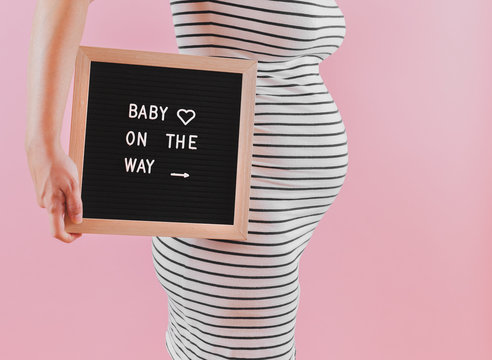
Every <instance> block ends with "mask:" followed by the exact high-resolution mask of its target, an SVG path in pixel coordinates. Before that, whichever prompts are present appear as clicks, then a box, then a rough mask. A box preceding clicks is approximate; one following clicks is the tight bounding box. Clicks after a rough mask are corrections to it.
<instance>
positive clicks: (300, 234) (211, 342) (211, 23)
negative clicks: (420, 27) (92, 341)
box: [26, 0, 348, 360]
mask: <svg viewBox="0 0 492 360" xmlns="http://www.w3.org/2000/svg"><path fill="white" fill-rule="evenodd" d="M98 1H102V0H98ZM89 2H90V0H85V1H80V2H71V1H61V0H60V1H58V2H56V1H48V0H44V1H42V0H40V1H38V10H37V13H36V17H35V21H36V19H38V21H40V20H39V19H41V18H42V16H45V17H47V18H48V20H50V21H46V19H44V23H43V24H41V23H36V22H35V30H36V32H35V33H33V45H32V48H31V52H32V53H31V62H30V69H31V73H30V84H31V85H30V92H31V96H30V102H29V106H30V116H29V118H28V121H29V127H28V132H27V137H26V151H27V154H28V157H29V160H30V168H31V171H32V173H33V178H34V179H35V185H36V189H37V194H38V202H39V204H40V205H41V206H43V207H47V208H48V209H49V210H51V211H50V215H51V221H52V229H53V234H54V236H55V237H57V238H59V239H60V240H63V241H67V242H70V241H73V239H75V238H77V237H78V236H80V234H67V233H66V232H65V231H64V230H63V222H62V220H61V214H62V213H63V210H64V209H65V208H64V205H63V203H64V199H65V198H66V204H67V206H66V207H67V213H68V214H69V215H70V216H73V214H74V213H76V212H77V210H79V211H80V205H81V204H80V199H79V197H80V194H79V192H78V189H77V184H76V183H74V181H76V180H74V179H77V173H76V168H75V165H74V164H73V163H72V162H71V160H70V159H69V158H68V157H67V156H66V155H65V153H63V151H62V150H61V147H60V146H59V143H58V133H59V126H60V123H61V117H62V113H63V108H64V101H65V98H66V92H67V89H68V86H69V83H70V76H71V75H72V71H73V65H74V62H71V63H68V62H65V60H64V61H63V63H64V65H63V69H61V70H60V69H58V70H53V69H52V70H53V71H55V75H57V76H55V79H48V78H44V77H42V76H41V77H40V75H39V74H41V75H45V76H46V74H48V73H49V68H50V67H54V66H55V65H53V64H52V63H54V64H56V66H61V64H60V63H57V62H58V61H60V59H61V58H63V59H67V58H69V59H71V60H73V61H74V60H75V55H76V50H77V47H78V45H79V41H80V38H81V36H82V32H83V26H84V22H85V15H86V11H87V7H88V5H89ZM48 3H57V6H56V7H55V6H54V5H51V6H52V8H51V9H48V6H47V4H48ZM73 3H76V4H73ZM41 4H42V5H44V6H41ZM170 6H171V10H172V15H173V23H174V29H175V34H176V39H177V43H178V48H179V52H180V53H181V54H192V55H204V56H217V57H228V58H242V59H256V60H257V61H258V77H257V89H256V105H255V120H254V138H253V162H252V169H251V193H250V210H249V224H248V237H247V240H245V241H237V240H220V239H206V238H184V237H164V236H154V237H152V259H153V262H154V267H155V271H156V275H157V278H158V280H159V281H160V283H161V285H162V286H163V288H164V290H165V292H166V294H167V296H168V309H169V317H168V319H169V322H168V325H167V331H166V333H165V344H166V348H167V351H168V352H169V354H170V355H171V358H172V359H173V360H187V359H193V360H194V359H206V360H219V359H277V360H293V359H296V347H295V338H294V334H295V325H296V314H297V309H298V306H299V300H300V283H299V277H298V276H299V263H300V259H301V255H302V252H303V251H304V249H305V248H306V246H307V245H308V243H309V240H310V239H311V237H312V235H313V232H314V231H315V229H316V227H317V225H318V223H319V221H320V220H321V219H322V217H323V216H324V214H325V213H326V211H327V210H328V208H329V207H330V205H331V204H332V203H333V202H334V200H335V198H336V196H337V194H338V193H339V191H340V189H341V187H342V185H343V182H344V179H345V176H346V174H347V169H348V146H347V136H346V132H345V126H344V123H343V120H342V117H341V115H340V112H339V111H338V109H337V106H336V104H335V103H334V101H333V99H332V97H331V95H330V93H329V92H328V90H327V88H326V86H325V84H324V83H323V80H322V78H321V76H320V74H319V64H320V62H321V61H323V60H324V59H325V58H327V57H328V56H329V55H331V54H333V52H335V51H336V49H337V48H338V47H339V46H340V45H341V43H342V41H343V37H344V34H345V22H344V17H343V14H342V13H341V11H340V9H339V8H338V6H337V5H336V3H335V2H334V1H333V0H326V1H317V0H306V1H304V0H302V1H301V0H299V1H297V0H224V1H219V0H212V1H188V0H174V1H170ZM62 7H64V8H65V9H64V10H61V8H62ZM50 10H51V11H55V14H51V15H49V16H48V15H47V14H48V11H50ZM56 13H58V16H59V17H61V16H62V15H61V14H65V16H68V18H63V19H62V18H58V19H57V17H56V16H57V15H56ZM67 13H68V14H69V15H66V14H67ZM57 21H59V22H60V23H63V22H67V24H66V26H67V27H66V28H64V31H63V35H62V34H55V28H56V25H57V24H58V23H57ZM68 22H70V23H68ZM69 26H70V27H69ZM58 31H60V30H58ZM50 36H51V37H58V38H59V40H58V41H56V39H55V40H53V38H51V43H50V42H49V40H50V38H49V37H50ZM35 41H37V42H36V43H35ZM50 44H55V45H56V46H58V47H56V46H55V47H52V48H51V52H50V51H48V52H47V53H44V52H43V51H46V49H47V48H49V45H50ZM53 49H55V50H53ZM48 56H49V57H48ZM41 67H42V68H41ZM54 81H57V82H56V83H55V82H54ZM47 91H51V93H50V94H51V96H46V92H47ZM43 111H45V112H44V113H43ZM39 131H42V132H43V134H44V136H43V137H42V138H43V139H44V140H43V141H39V140H37V141H34V140H31V139H32V137H31V136H30V135H35V133H36V132H39ZM36 148H41V151H39V153H37V151H36V150H33V149H36ZM43 165H44V166H48V168H50V169H57V170H58V172H51V173H49V172H47V171H46V170H42V168H41V166H43ZM36 175H37V176H36ZM55 175H57V176H55ZM46 189H48V190H46ZM52 189H55V190H52ZM53 191H55V194H57V195H59V197H58V198H59V199H61V200H59V201H58V202H57V201H56V199H58V198H57V197H56V196H55V197H52V198H53V199H55V200H54V201H51V202H50V200H49V199H50V196H49V195H50V194H51V193H52V192H53ZM46 194H48V195H46ZM53 204H55V205H53ZM57 204H58V205H57ZM53 209H54V210H53ZM318 280H320V279H317V280H313V281H318ZM303 360H307V359H303Z"/></svg>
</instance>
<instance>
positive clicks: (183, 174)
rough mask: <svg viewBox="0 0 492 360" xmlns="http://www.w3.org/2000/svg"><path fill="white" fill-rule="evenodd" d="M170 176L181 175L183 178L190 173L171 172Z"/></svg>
mask: <svg viewBox="0 0 492 360" xmlns="http://www.w3.org/2000/svg"><path fill="white" fill-rule="evenodd" d="M171 176H182V177H184V178H187V177H188V176H190V174H188V173H182V174H181V173H171Z"/></svg>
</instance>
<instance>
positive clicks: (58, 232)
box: [47, 190, 80, 243]
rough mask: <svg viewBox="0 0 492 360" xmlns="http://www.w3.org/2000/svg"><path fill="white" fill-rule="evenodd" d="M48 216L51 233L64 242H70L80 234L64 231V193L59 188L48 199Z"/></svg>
mask: <svg viewBox="0 0 492 360" xmlns="http://www.w3.org/2000/svg"><path fill="white" fill-rule="evenodd" d="M47 208H48V212H49V216H50V226H51V234H52V235H53V236H54V237H55V238H57V239H59V240H61V241H63V242H66V243H71V242H72V241H74V240H75V239H77V238H78V237H80V234H70V233H68V232H66V231H65V223H64V221H63V215H64V213H65V195H64V194H63V192H62V191H61V190H58V191H57V192H56V194H53V196H51V199H50V204H49V205H48V206H47Z"/></svg>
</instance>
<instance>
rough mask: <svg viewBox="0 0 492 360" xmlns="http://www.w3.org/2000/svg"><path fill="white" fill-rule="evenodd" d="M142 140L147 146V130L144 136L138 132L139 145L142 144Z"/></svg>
mask: <svg viewBox="0 0 492 360" xmlns="http://www.w3.org/2000/svg"><path fill="white" fill-rule="evenodd" d="M140 140H142V144H143V146H144V147H145V146H147V131H146V132H145V137H143V136H142V133H141V132H140V131H139V132H138V138H137V145H140Z"/></svg>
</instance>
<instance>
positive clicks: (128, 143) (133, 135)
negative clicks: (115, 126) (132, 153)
mask: <svg viewBox="0 0 492 360" xmlns="http://www.w3.org/2000/svg"><path fill="white" fill-rule="evenodd" d="M130 134H131V135H132V140H131V143H130V141H129V140H128V135H130ZM134 142H135V133H134V132H133V131H131V130H130V131H128V132H127V133H126V143H127V145H129V146H132V145H133V143H134Z"/></svg>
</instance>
